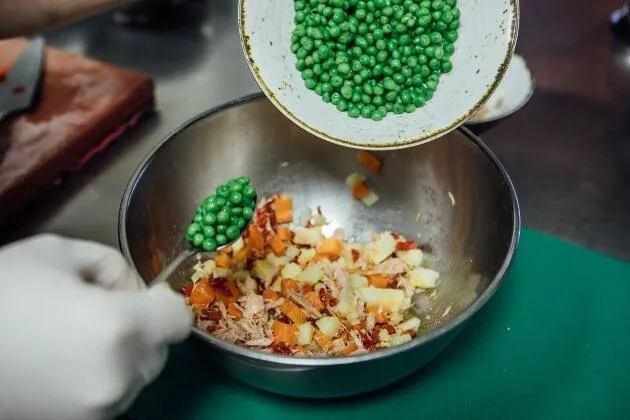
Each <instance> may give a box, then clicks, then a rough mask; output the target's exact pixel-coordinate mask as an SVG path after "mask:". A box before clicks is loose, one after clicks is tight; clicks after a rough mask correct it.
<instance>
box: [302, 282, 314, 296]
mask: <svg viewBox="0 0 630 420" xmlns="http://www.w3.org/2000/svg"><path fill="white" fill-rule="evenodd" d="M312 291H313V286H311V285H310V284H302V293H304V294H307V293H310V292H312Z"/></svg>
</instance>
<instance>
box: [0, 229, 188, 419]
mask: <svg viewBox="0 0 630 420" xmlns="http://www.w3.org/2000/svg"><path fill="white" fill-rule="evenodd" d="M191 320H192V316H191V313H190V312H189V310H188V309H187V308H186V305H185V302H184V299H183V298H181V297H179V296H178V295H177V294H175V293H174V292H172V291H171V290H169V289H168V286H165V287H159V288H151V289H147V288H146V286H144V283H143V282H142V280H141V279H140V278H139V277H138V276H137V275H136V274H135V272H134V271H133V270H132V269H131V268H130V267H129V266H128V265H127V263H126V262H125V260H124V258H123V257H122V255H121V254H120V253H119V252H118V251H117V250H115V249H113V248H110V247H106V246H103V245H100V244H97V243H93V242H86V241H78V240H70V239H65V238H61V237H57V236H52V235H44V236H38V237H34V238H31V239H27V240H25V241H21V242H17V243H14V244H12V245H10V246H7V247H5V248H0V419H1V420H5V419H11V420H13V419H15V420H31V419H32V420H44V419H46V420H101V419H103V420H104V419H112V418H114V417H115V416H116V415H118V414H120V413H121V412H123V411H124V410H125V409H127V408H128V407H129V406H130V405H131V403H132V402H133V400H134V399H135V397H136V396H137V395H138V393H139V392H140V390H141V389H142V388H143V387H144V386H145V385H147V384H148V383H149V382H151V381H152V380H153V379H154V378H155V377H156V376H157V375H158V374H159V372H160V371H161V370H162V368H163V366H164V364H165V362H166V358H167V346H168V344H170V343H175V342H178V341H181V340H183V339H185V338H186V337H187V336H188V334H189V333H190V329H191V324H192V321H191Z"/></svg>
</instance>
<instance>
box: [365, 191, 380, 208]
mask: <svg viewBox="0 0 630 420" xmlns="http://www.w3.org/2000/svg"><path fill="white" fill-rule="evenodd" d="M378 200H379V196H378V195H376V193H375V192H374V191H372V190H369V191H368V193H367V195H366V196H365V197H363V198H362V199H361V202H362V203H363V204H364V205H365V206H366V207H372V206H373V205H374V204H376V203H377V202H378Z"/></svg>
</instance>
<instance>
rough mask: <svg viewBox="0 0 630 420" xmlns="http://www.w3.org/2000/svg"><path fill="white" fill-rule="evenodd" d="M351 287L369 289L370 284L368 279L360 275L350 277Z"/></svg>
mask: <svg viewBox="0 0 630 420" xmlns="http://www.w3.org/2000/svg"><path fill="white" fill-rule="evenodd" d="M349 280H350V285H351V286H352V288H353V289H360V288H362V287H368V286H369V284H370V282H369V280H368V278H367V277H365V276H362V275H360V274H353V275H351V276H350V279H349Z"/></svg>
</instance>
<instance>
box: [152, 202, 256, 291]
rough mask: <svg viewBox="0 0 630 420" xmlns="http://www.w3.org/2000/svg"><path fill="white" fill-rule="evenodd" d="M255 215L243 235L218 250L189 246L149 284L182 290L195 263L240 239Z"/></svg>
mask: <svg viewBox="0 0 630 420" xmlns="http://www.w3.org/2000/svg"><path fill="white" fill-rule="evenodd" d="M262 196H263V195H261V194H258V195H257V196H256V209H258V207H259V206H260V203H261V200H262V199H261V197H262ZM255 216H256V212H255V211H254V213H253V214H252V217H251V219H249V221H247V223H246V224H245V226H244V227H243V230H241V235H240V236H239V237H237V238H236V239H233V240H232V241H230V242H228V243H226V244H225V245H222V246H220V247H218V248H217V249H216V251H212V252H208V251H200V250H199V249H195V248H189V249H186V250H184V251H182V252H180V253H179V254H178V255H177V256H176V257H175V258H174V259H173V260H172V261H171V262H170V263H169V264H168V265H167V266H166V268H164V270H162V272H161V273H160V274H158V275H157V276H156V277H155V278H154V279H153V281H151V283H150V284H149V286H150V287H153V286H157V285H159V284H162V283H166V284H168V285H169V286H171V287H172V288H173V290H176V291H178V290H181V289H182V287H184V286H185V285H186V284H187V283H189V282H190V276H189V275H188V274H190V271H191V270H192V268H193V267H194V265H195V264H196V263H197V261H199V260H209V259H212V258H214V257H216V256H217V255H218V254H219V252H221V251H222V250H224V249H226V248H227V247H229V246H231V245H232V244H234V243H235V242H236V241H238V240H239V239H240V238H241V237H242V235H243V232H245V231H247V228H248V227H249V225H251V224H252V221H253V220H254V218H255Z"/></svg>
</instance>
